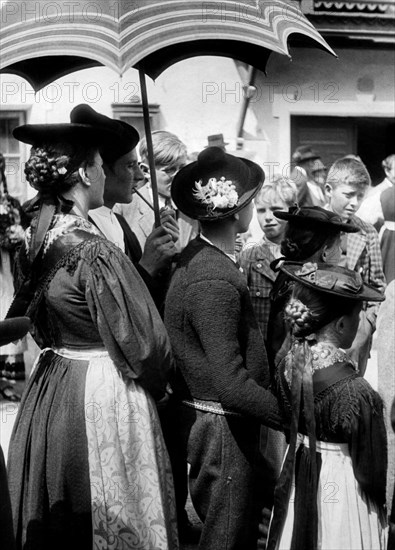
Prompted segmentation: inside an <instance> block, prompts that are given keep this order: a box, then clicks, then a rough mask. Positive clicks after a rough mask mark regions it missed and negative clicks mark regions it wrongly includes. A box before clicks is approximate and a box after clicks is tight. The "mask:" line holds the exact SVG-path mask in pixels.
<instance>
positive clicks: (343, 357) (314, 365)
mask: <svg viewBox="0 0 395 550" xmlns="http://www.w3.org/2000/svg"><path fill="white" fill-rule="evenodd" d="M297 346H299V343H298V342H294V344H293V345H292V347H291V349H290V351H289V352H288V353H287V355H286V357H285V368H284V377H285V379H286V381H287V383H288V385H289V387H291V384H292V367H293V362H294V361H293V356H294V351H295V348H296V347H297ZM310 349H311V355H312V362H311V371H312V373H313V374H314V373H315V372H316V371H317V370H322V369H327V368H329V367H331V366H332V365H335V364H336V363H343V362H347V363H350V364H351V365H352V366H353V367H354V369H355V372H357V373H358V372H359V369H358V365H357V364H356V363H355V362H354V361H352V360H351V359H350V358H349V357H348V355H347V352H345V351H344V350H342V349H340V348H337V347H336V346H335V345H333V344H331V343H329V342H318V343H316V344H313V345H312V346H311V348H310Z"/></svg>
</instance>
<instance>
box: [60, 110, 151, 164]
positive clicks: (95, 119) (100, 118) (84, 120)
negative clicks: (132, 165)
mask: <svg viewBox="0 0 395 550" xmlns="http://www.w3.org/2000/svg"><path fill="white" fill-rule="evenodd" d="M70 122H72V123H76V124H86V125H89V126H92V127H96V128H97V130H96V131H98V132H100V131H101V128H107V129H108V130H109V131H111V132H112V133H113V134H114V135H115V136H116V137H115V139H114V142H113V143H112V144H111V143H110V144H108V145H107V146H106V148H105V149H104V150H103V152H102V156H103V160H104V161H105V162H108V163H112V162H115V161H116V160H117V159H119V158H121V157H123V156H124V155H126V153H129V152H130V151H132V150H133V149H134V148H135V147H136V145H137V144H138V142H139V140H140V136H139V133H138V132H137V130H136V128H133V126H131V125H130V124H128V123H127V122H124V121H123V120H114V119H112V118H110V117H108V116H106V115H102V114H100V113H98V112H97V111H95V110H94V109H92V107H90V105H85V104H84V103H82V104H80V105H77V106H76V107H74V109H73V110H72V111H71V113H70Z"/></svg>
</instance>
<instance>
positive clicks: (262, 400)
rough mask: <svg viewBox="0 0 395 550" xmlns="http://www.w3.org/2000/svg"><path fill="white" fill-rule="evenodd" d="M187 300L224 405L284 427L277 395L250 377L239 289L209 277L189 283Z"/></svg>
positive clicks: (212, 377) (264, 421)
mask: <svg viewBox="0 0 395 550" xmlns="http://www.w3.org/2000/svg"><path fill="white" fill-rule="evenodd" d="M185 300H186V310H187V315H188V317H189V319H190V321H191V323H192V325H193V327H194V329H195V330H196V332H197V334H198V335H199V339H200V342H201V345H202V347H203V349H204V352H205V355H206V357H207V360H208V362H209V364H210V368H209V369H207V371H208V372H209V376H210V380H208V383H209V384H210V385H211V386H212V387H213V389H214V390H215V392H216V394H217V395H218V397H219V400H220V402H221V403H222V405H223V406H224V407H225V408H229V409H231V410H234V411H237V412H240V413H242V414H246V415H249V416H253V417H255V418H257V419H258V420H259V421H260V422H262V423H263V424H265V425H267V426H270V427H272V428H274V429H277V430H278V429H282V428H281V426H282V419H281V414H280V410H279V406H278V403H277V400H276V398H275V397H274V395H273V394H272V393H271V392H270V391H269V390H266V389H265V388H264V387H262V386H260V385H259V384H258V383H257V382H256V381H255V380H254V379H253V378H251V376H250V375H249V372H248V370H247V368H246V366H245V365H244V362H243V357H242V355H241V350H240V345H239V323H240V315H241V297H240V294H239V292H238V291H237V289H236V288H235V287H234V286H233V285H232V284H231V283H229V282H227V281H224V280H206V281H202V282H198V283H195V284H192V285H190V286H189V288H188V292H187V294H186V297H185ZM265 359H266V355H265V356H264V357H262V369H264V368H265V365H264V361H265ZM266 370H267V372H266V373H265V383H266V384H267V385H268V383H269V375H268V374H269V373H268V369H266Z"/></svg>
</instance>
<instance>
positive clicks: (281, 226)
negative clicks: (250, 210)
mask: <svg viewBox="0 0 395 550" xmlns="http://www.w3.org/2000/svg"><path fill="white" fill-rule="evenodd" d="M275 210H288V206H287V205H286V204H285V202H284V201H282V200H281V199H279V198H275V197H274V199H273V200H271V199H270V197H269V196H267V197H265V200H260V202H259V203H258V204H257V205H256V211H257V217H258V222H259V225H260V226H261V229H262V231H263V232H264V234H265V236H266V238H267V239H268V240H269V241H271V242H273V243H277V244H279V243H280V242H281V241H282V240H283V237H284V231H285V226H286V223H287V222H286V221H285V220H278V219H277V218H276V217H275V216H274V214H273V212H274V211H275Z"/></svg>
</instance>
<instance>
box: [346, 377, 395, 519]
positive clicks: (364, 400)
mask: <svg viewBox="0 0 395 550" xmlns="http://www.w3.org/2000/svg"><path fill="white" fill-rule="evenodd" d="M356 380H358V379H356ZM359 382H360V383H361V384H363V385H364V386H365V385H366V381H364V380H363V379H360V380H359ZM357 391H361V390H358V389H357ZM349 405H350V403H348V408H349ZM349 428H350V434H349V437H350V439H349V447H350V454H351V459H352V464H353V469H354V475H355V478H356V480H357V481H358V483H359V485H360V486H361V489H362V491H363V492H364V493H365V494H366V495H368V496H369V497H370V499H371V500H372V501H374V502H375V503H376V504H377V505H378V506H379V507H380V508H381V509H383V507H384V506H385V502H386V477H387V435H386V429H385V424H384V417H383V407H382V403H381V399H380V397H379V396H378V394H376V392H374V391H373V389H372V388H370V387H369V390H368V391H367V389H366V388H363V389H362V391H361V395H360V396H359V411H358V412H356V413H354V414H352V416H351V422H350V425H349Z"/></svg>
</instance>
